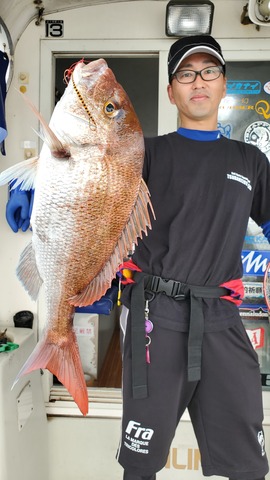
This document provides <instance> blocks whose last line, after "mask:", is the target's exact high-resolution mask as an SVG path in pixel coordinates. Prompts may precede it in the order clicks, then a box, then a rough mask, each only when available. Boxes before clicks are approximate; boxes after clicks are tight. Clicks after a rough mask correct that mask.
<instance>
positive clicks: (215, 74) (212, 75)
mask: <svg viewBox="0 0 270 480" xmlns="http://www.w3.org/2000/svg"><path fill="white" fill-rule="evenodd" d="M222 73H224V70H223V67H222V66H221V65H215V66H213V67H206V68H203V69H202V70H200V71H199V72H196V71H195V70H178V72H175V73H174V74H173V77H174V78H176V80H177V81H178V82H179V83H193V82H195V80H196V78H197V75H200V77H201V78H202V79H203V80H206V81H207V82H211V81H212V80H216V79H217V78H219V77H220V75H221V74H222Z"/></svg>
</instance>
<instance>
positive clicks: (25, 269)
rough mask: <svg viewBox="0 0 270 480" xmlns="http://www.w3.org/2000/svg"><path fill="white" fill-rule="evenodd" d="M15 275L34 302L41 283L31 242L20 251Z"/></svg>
mask: <svg viewBox="0 0 270 480" xmlns="http://www.w3.org/2000/svg"><path fill="white" fill-rule="evenodd" d="M16 273H17V277H18V279H19V280H20V282H21V283H22V285H23V286H24V288H25V290H26V291H27V292H28V294H29V295H30V297H31V299H32V300H34V301H36V300H37V298H38V294H39V290H40V287H41V285H42V283H43V281H42V278H41V277H40V275H39V271H38V268H37V264H36V258H35V252H34V249H33V246H32V242H30V243H29V244H28V245H27V246H26V247H25V249H24V250H23V251H22V253H21V256H20V260H19V264H18V266H17V269H16Z"/></svg>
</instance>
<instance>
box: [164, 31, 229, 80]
mask: <svg viewBox="0 0 270 480" xmlns="http://www.w3.org/2000/svg"><path fill="white" fill-rule="evenodd" d="M193 53H209V54H210V55H213V57H216V58H217V59H218V61H219V62H220V63H221V65H223V66H224V71H225V60H224V58H223V55H222V51H221V47H220V45H219V44H218V42H217V41H216V40H215V39H214V38H213V37H211V36H210V35H195V36H191V37H183V38H180V39H179V40H177V41H176V42H175V43H173V44H172V46H171V48H170V51H169V55H168V74H169V81H170V79H171V76H172V75H173V74H174V73H175V72H176V70H177V68H178V66H179V65H180V63H181V62H182V61H183V60H184V58H186V57H188V56H189V55H192V54H193Z"/></svg>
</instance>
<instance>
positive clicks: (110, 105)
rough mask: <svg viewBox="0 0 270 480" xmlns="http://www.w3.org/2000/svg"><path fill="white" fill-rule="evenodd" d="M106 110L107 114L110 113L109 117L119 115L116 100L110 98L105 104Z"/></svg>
mask: <svg viewBox="0 0 270 480" xmlns="http://www.w3.org/2000/svg"><path fill="white" fill-rule="evenodd" d="M104 112H105V113H106V115H108V117H115V115H117V113H118V108H117V106H116V105H115V103H114V102H112V101H111V100H109V101H108V102H106V103H105V105H104Z"/></svg>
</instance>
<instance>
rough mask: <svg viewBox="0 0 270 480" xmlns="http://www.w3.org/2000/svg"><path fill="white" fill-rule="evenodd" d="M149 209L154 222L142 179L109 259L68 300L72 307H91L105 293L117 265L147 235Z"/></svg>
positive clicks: (149, 227) (148, 194)
mask: <svg viewBox="0 0 270 480" xmlns="http://www.w3.org/2000/svg"><path fill="white" fill-rule="evenodd" d="M149 209H150V212H151V214H152V217H153V219H154V220H155V213H154V210H153V206H152V203H151V200H150V193H149V190H148V188H147V186H146V184H145V182H144V180H143V179H142V180H141V185H140V189H139V193H138V196H137V199H136V202H135V204H134V207H133V210H132V212H131V215H130V217H129V220H128V222H127V224H126V226H125V227H124V229H123V231H122V234H121V236H120V238H119V239H118V242H117V244H116V247H115V249H114V251H113V253H112V255H111V257H110V259H109V260H108V261H107V262H106V263H105V265H104V267H103V268H102V270H101V271H100V272H99V274H98V275H97V276H96V277H95V278H94V279H93V280H91V282H90V283H89V285H87V286H86V288H85V289H84V290H83V291H82V292H81V293H79V294H77V295H74V296H73V297H71V298H70V299H69V301H70V303H71V304H72V305H74V306H78V307H83V306H87V305H92V303H94V302H95V301H96V300H99V299H100V298H101V297H102V295H104V294H105V293H106V291H107V290H108V288H110V286H111V283H112V280H113V279H114V278H115V276H116V273H117V272H118V270H119V265H120V264H121V263H122V262H123V260H124V258H126V256H127V255H128V253H129V252H131V251H132V249H133V246H134V244H135V245H137V243H138V238H142V236H143V234H145V235H147V232H148V229H151V228H152V224H151V218H150V213H149Z"/></svg>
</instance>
